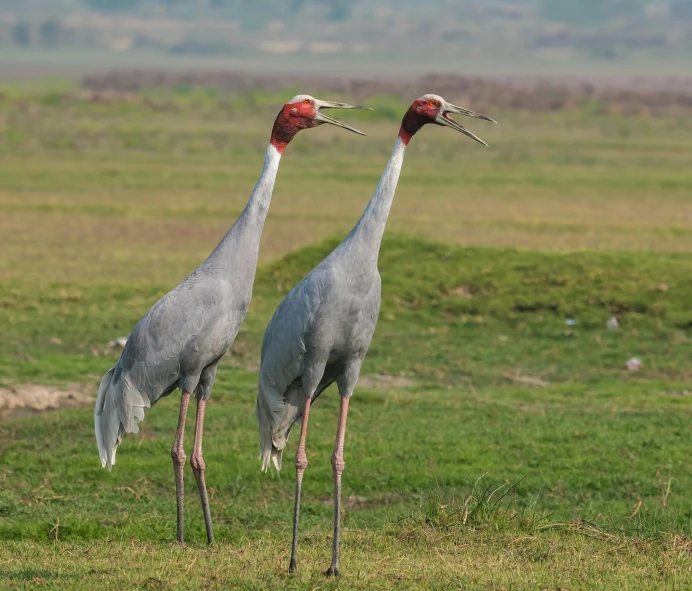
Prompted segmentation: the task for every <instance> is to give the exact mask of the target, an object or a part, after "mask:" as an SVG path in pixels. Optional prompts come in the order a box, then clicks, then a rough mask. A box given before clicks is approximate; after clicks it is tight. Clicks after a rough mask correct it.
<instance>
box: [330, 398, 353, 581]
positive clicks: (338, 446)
mask: <svg viewBox="0 0 692 591" xmlns="http://www.w3.org/2000/svg"><path fill="white" fill-rule="evenodd" d="M348 400H349V399H348V398H346V397H345V396H342V397H341V407H340V408H339V426H338V427H337V429H336V441H335V442H334V453H333V454H332V471H333V473H334V545H333V547H332V564H331V566H330V567H329V570H328V571H327V572H326V573H325V574H326V575H327V576H339V574H340V573H339V537H340V535H341V474H342V473H343V471H344V465H345V464H344V437H345V436H346V416H347V415H348Z"/></svg>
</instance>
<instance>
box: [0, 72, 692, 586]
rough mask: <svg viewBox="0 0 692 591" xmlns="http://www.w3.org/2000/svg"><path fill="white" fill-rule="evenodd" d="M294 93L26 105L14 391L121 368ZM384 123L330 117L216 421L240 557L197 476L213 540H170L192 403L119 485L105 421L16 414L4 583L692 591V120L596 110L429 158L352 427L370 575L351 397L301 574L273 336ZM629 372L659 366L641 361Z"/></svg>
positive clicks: (10, 358) (386, 280)
mask: <svg viewBox="0 0 692 591" xmlns="http://www.w3.org/2000/svg"><path fill="white" fill-rule="evenodd" d="M296 93H297V90H296V91H294V90H286V91H285V92H282V93H280V94H277V95H269V94H266V93H260V92H254V93H247V94H244V95H237V96H233V95H223V94H217V93H213V92H211V91H208V92H206V91H204V92H203V91H192V90H188V89H173V90H170V91H167V92H164V91H156V92H153V91H152V92H145V93H142V94H139V95H131V96H101V97H97V98H95V97H93V96H87V95H84V94H82V93H80V92H79V91H78V90H77V89H75V88H73V87H71V86H69V85H67V84H64V83H62V82H60V81H57V82H53V83H50V84H44V85H42V86H36V87H29V86H24V87H22V88H12V87H8V88H6V89H4V90H3V91H2V95H1V97H0V125H2V134H0V154H1V155H2V158H1V159H0V181H1V182H0V232H2V236H3V238H4V240H3V247H2V248H1V249H0V327H2V336H3V338H2V339H0V385H5V386H9V385H12V384H22V383H27V382H34V383H40V384H55V385H58V386H63V387H64V386H65V385H66V384H68V383H82V384H88V385H90V386H91V387H92V388H93V389H94V391H95V389H96V385H97V383H98V380H99V379H100V376H101V375H102V374H103V373H104V372H105V371H106V369H108V368H109V367H110V365H111V364H112V363H113V362H114V361H115V360H116V359H117V356H118V351H117V350H116V349H114V348H111V347H109V346H108V344H107V343H108V342H109V341H110V340H112V339H114V338H117V337H120V336H125V335H127V334H128V332H129V330H130V329H131V327H132V326H133V325H134V323H135V322H136V321H137V320H138V319H139V317H140V316H141V315H142V314H143V313H144V312H145V311H146V310H147V309H148V307H149V306H150V305H151V304H152V303H153V302H154V301H156V299H157V298H158V297H160V296H161V295H163V294H164V293H165V292H166V291H167V290H168V289H170V288H171V287H172V286H174V285H175V284H176V283H177V282H178V281H179V280H180V279H182V278H183V277H184V276H185V275H186V274H187V273H188V272H190V271H191V270H192V269H193V268H194V267H195V266H196V265H197V264H198V263H199V262H200V261H201V260H202V259H203V258H204V257H205V256H206V255H207V254H208V253H209V252H210V251H211V249H212V248H213V247H214V246H215V244H216V243H217V242H218V240H219V239H220V238H221V236H222V235H223V234H224V232H225V231H226V230H227V228H228V226H229V225H230V223H232V221H233V220H234V219H235V217H236V216H237V215H238V213H239V212H240V210H241V209H242V207H243V205H244V203H245V201H246V200H247V197H248V195H249V193H250V191H251V189H252V186H253V184H254V182H255V180H256V177H257V175H258V174H259V170H260V168H261V163H262V159H263V153H264V149H265V145H266V142H267V140H268V134H269V128H270V125H271V121H273V117H274V115H275V112H276V110H277V108H278V105H279V104H280V103H282V102H283V101H284V100H286V99H287V98H290V97H291V96H292V95H293V94H296ZM329 98H338V97H329ZM412 98H413V97H412ZM371 106H374V107H376V108H377V110H376V111H374V112H373V113H365V114H359V116H353V117H351V118H347V120H348V121H349V123H351V124H353V125H355V126H357V127H359V128H361V129H362V130H363V131H365V132H366V133H368V135H369V137H367V138H360V137H356V136H355V135H351V134H347V133H345V132H341V131H340V130H336V129H334V130H332V129H325V128H320V129H318V130H315V131H311V132H308V133H303V134H301V135H299V136H298V138H297V139H296V140H295V141H294V143H293V144H291V146H290V147H289V148H288V150H287V151H286V155H285V157H284V160H283V162H282V167H281V171H280V173H279V178H278V181H277V185H276V190H275V193H274V198H273V202H272V208H271V210H270V213H269V217H268V221H267V224H266V227H265V231H264V235H263V242H262V251H261V259H262V261H263V266H262V267H261V269H260V270H259V272H258V275H257V281H256V286H255V297H254V299H253V303H252V307H251V311H250V313H249V315H248V318H247V321H246V323H245V324H244V326H243V329H242V331H241V333H240V335H239V337H238V340H237V341H236V344H235V345H234V347H233V349H232V351H231V353H230V354H229V355H228V356H227V358H226V359H225V360H224V362H223V363H222V366H221V368H220V371H219V377H218V382H217V385H216V387H215V390H214V394H213V396H212V402H211V404H210V406H209V411H208V436H207V438H206V440H205V459H206V462H207V467H208V483H209V486H210V487H211V489H212V496H213V503H212V505H213V509H212V511H213V517H214V519H215V527H216V534H217V539H218V540H219V543H218V544H217V546H216V547H215V548H214V549H211V550H208V549H206V548H204V547H203V544H202V542H203V539H204V535H203V526H202V518H201V512H200V511H199V507H198V505H199V503H198V501H197V499H196V498H195V495H194V488H193V487H192V486H189V485H190V484H191V480H192V479H191V475H188V495H187V501H186V502H187V506H188V511H187V513H188V515H187V534H188V535H187V537H188V540H189V542H190V545H189V547H187V548H184V549H178V548H174V547H173V543H172V542H173V540H174V532H175V525H174V514H175V508H174V507H175V499H174V488H173V478H172V470H171V466H170V457H169V450H170V446H171V442H172V438H173V435H174V425H175V416H176V412H177V411H176V406H177V396H176V395H174V396H171V398H170V399H169V400H165V401H163V402H161V403H160V404H159V405H157V406H156V408H155V409H154V410H153V411H152V412H151V414H150V415H148V416H147V419H146V420H145V422H144V423H143V424H142V427H143V429H142V431H141V432H140V434H139V435H138V436H136V437H132V436H131V437H129V438H127V439H126V440H125V442H124V443H123V445H122V447H121V449H120V451H119V455H118V464H117V466H116V467H115V468H114V470H113V472H112V473H110V474H109V473H107V472H105V471H103V470H102V469H101V468H100V466H99V463H98V456H97V453H96V450H95V443H94V441H93V423H92V419H91V412H92V411H91V409H88V408H87V409H83V410H82V409H77V410H74V409H73V410H63V411H59V412H56V413H52V414H49V415H42V416H38V417H34V418H29V419H16V418H5V419H4V420H3V421H2V422H1V423H0V540H2V542H0V543H1V544H2V547H3V552H2V556H1V557H0V585H3V584H5V583H6V585H7V586H10V587H12V586H14V587H18V588H33V587H34V586H36V587H39V586H41V587H42V588H55V589H66V588H74V589H82V588H100V587H103V586H105V585H106V584H111V585H114V586H115V587H119V588H198V587H202V586H205V587H209V588H223V587H226V588H227V587H229V586H230V587H232V588H245V589H260V588H279V587H281V588H296V589H298V588H300V589H303V588H306V589H312V588H315V587H320V588H337V586H338V588H341V589H350V588H354V589H355V588H363V583H362V581H367V586H368V587H370V588H381V589H389V588H449V587H450V586H465V588H468V589H509V588H512V589H536V588H539V587H543V588H548V589H555V588H569V589H581V588H583V589H591V588H604V589H610V588H617V589H621V588H632V589H640V588H647V589H657V588H660V589H671V588H679V589H684V588H688V587H689V585H690V580H691V579H692V561H691V560H690V554H689V549H690V547H692V541H690V538H689V537H688V536H692V510H691V508H692V493H690V492H689V491H690V490H691V486H690V485H691V484H692V482H690V478H691V476H690V467H691V466H690V460H689V444H688V442H687V438H686V437H685V434H686V432H687V428H686V425H688V424H689V421H690V418H692V406H690V405H691V404H692V402H690V401H691V400H692V398H690V396H689V393H690V390H691V388H690V385H689V383H690V377H691V376H690V366H689V359H690V353H691V352H692V348H691V347H690V340H689V339H690V330H691V329H692V260H691V259H690V255H689V251H690V249H691V248H692V204H690V200H689V196H690V195H692V169H691V168H690V166H689V154H690V153H692V152H691V149H692V140H690V130H691V125H692V124H690V122H689V120H688V119H685V118H683V117H680V118H633V117H624V116H622V117H620V116H613V115H610V116H605V115H603V114H602V113H601V112H600V110H599V108H598V105H584V106H583V108H581V109H579V110H575V111H571V112H561V113H552V114H543V115H531V116H529V115H527V114H523V113H520V112H500V113H495V112H491V113H487V114H488V115H491V116H493V117H495V118H497V119H498V120H499V121H500V125H498V126H490V125H484V124H480V123H470V124H469V127H470V128H471V129H473V131H474V132H476V133H478V134H479V135H480V136H481V137H483V138H484V139H485V140H487V141H488V143H489V144H490V145H491V148H490V149H485V148H483V147H482V146H479V145H477V144H474V143H472V142H470V141H468V140H467V139H466V138H463V137H461V136H460V135H459V134H454V133H453V132H451V131H449V130H442V129H429V128H426V129H424V130H423V131H422V132H421V133H420V134H419V136H418V137H416V138H415V140H414V141H413V142H412V144H411V148H410V149H409V153H408V155H407V161H406V164H405V168H404V172H403V174H402V178H401V181H400V188H399V191H398V193H397V198H396V201H395V204H394V208H393V211H392V217H391V221H390V225H389V228H390V230H391V231H390V232H389V233H388V235H387V237H386V238H385V241H384V244H383V250H382V254H381V257H380V268H381V274H382V281H383V307H382V312H381V317H380V323H379V326H378V329H377V332H376V335H375V338H374V340H373V344H372V347H371V350H370V353H369V355H368V358H367V360H366V363H365V364H364V367H363V375H364V377H365V379H364V380H363V382H362V387H360V388H359V389H358V391H357V392H356V394H355V397H354V400H353V404H352V413H351V418H350V419H349V431H348V435H347V445H346V452H345V453H346V464H347V468H346V472H345V475H344V487H345V492H344V494H345V496H346V497H348V498H349V501H348V502H347V503H346V515H345V525H346V528H347V533H346V534H345V535H344V547H343V557H342V571H343V572H344V573H345V574H344V577H342V579H341V580H340V582H338V583H335V582H326V581H325V579H324V578H323V577H322V576H321V572H322V571H323V570H324V568H326V566H327V562H328V553H329V547H330V546H329V536H330V528H331V505H330V492H331V466H330V463H329V455H330V454H331V448H332V443H333V435H334V428H335V425H336V396H334V393H332V392H329V393H327V394H326V395H325V396H324V397H322V398H320V401H319V404H317V405H316V408H315V411H314V412H315V418H314V419H313V420H311V432H310V434H309V441H308V456H309V458H310V467H309V468H308V471H307V473H306V480H305V483H306V484H305V496H304V499H305V509H304V515H305V517H304V520H303V523H302V532H303V541H302V542H301V544H302V545H301V556H300V560H301V561H302V562H301V564H300V566H301V572H300V573H299V575H298V576H297V577H288V576H287V575H286V574H284V573H285V570H286V568H287V561H288V551H289V544H290V519H291V508H290V507H291V502H292V491H293V485H292V479H293V469H292V467H291V466H290V464H291V462H286V468H285V470H284V472H283V473H281V474H276V473H273V474H271V475H269V476H266V475H262V474H261V473H260V472H259V463H258V462H257V461H256V453H257V445H258V443H257V437H256V433H255V431H256V427H255V419H254V414H253V408H254V406H253V401H254V394H255V390H254V389H255V380H256V374H255V373H254V372H256V369H257V364H258V358H259V356H258V353H259V344H260V340H261V336H262V332H263V330H264V327H265V326H266V323H267V321H268V319H269V316H270V315H271V314H272V312H273V310H274V309H275V307H276V305H277V304H278V303H279V301H280V300H281V298H282V297H283V296H284V295H285V293H287V292H288V290H289V289H290V288H291V287H292V286H293V285H294V284H295V283H296V282H297V281H298V280H299V279H300V278H301V277H302V276H304V274H305V273H307V272H308V271H309V269H310V268H311V267H312V266H314V264H316V263H317V262H319V260H321V258H322V257H323V256H324V255H325V254H326V253H327V252H329V250H330V249H331V248H332V247H333V246H334V245H335V244H336V243H338V241H339V240H340V239H341V237H343V235H344V234H345V233H346V231H347V230H348V229H349V228H350V227H351V226H352V225H353V224H354V222H355V221H356V219H357V218H358V216H359V215H360V213H361V211H362V209H363V207H364V205H365V203H366V202H367V199H368V198H369V197H370V195H371V194H372V191H373V189H374V187H375V185H376V183H377V180H378V178H379V175H380V173H381V171H382V169H383V167H384V164H385V162H386V160H387V158H388V155H389V152H390V150H391V146H392V143H393V140H394V137H395V134H396V131H397V128H398V119H399V118H400V116H401V113H402V112H403V110H404V108H405V105H401V104H398V103H397V102H396V101H393V100H391V99H389V98H387V97H379V98H376V99H375V100H374V101H372V105H371ZM469 106H470V107H471V108H473V105H469ZM325 239H326V240H325ZM612 316H616V317H617V318H618V319H619V321H620V328H619V329H618V330H616V331H609V330H607V329H606V327H605V323H606V321H607V320H608V319H609V318H610V317H612ZM570 318H572V319H575V320H576V324H575V325H574V326H568V325H566V323H565V321H566V320H567V319H570ZM631 356H637V357H639V358H640V359H642V362H643V369H642V370H641V371H639V372H636V373H629V372H627V371H626V369H625V362H626V360H627V359H628V358H629V357H631ZM292 443H293V445H295V441H293V442H292ZM292 449H293V448H291V449H289V451H288V457H291V455H292V453H293V451H292ZM474 483H476V484H475V485H474ZM497 487H502V488H500V489H499V491H498V492H497V493H496V494H495V495H491V493H492V491H493V490H495V489H496V488H497ZM502 495H505V496H503V497H502ZM500 497H502V498H501V500H500V501H499V502H498V503H497V504H496V503H495V500H496V499H499V498H500ZM467 510H468V511H467ZM3 578H4V581H3Z"/></svg>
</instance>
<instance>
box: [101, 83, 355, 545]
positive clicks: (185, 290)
mask: <svg viewBox="0 0 692 591" xmlns="http://www.w3.org/2000/svg"><path fill="white" fill-rule="evenodd" d="M326 108H339V109H363V108H366V107H360V106H358V105H349V104H346V103H338V102H332V101H324V100H318V99H316V98H313V97H311V96H309V95H298V96H296V97H294V98H292V99H291V100H290V101H289V102H288V103H286V104H285V105H284V106H283V108H282V109H281V111H280V113H279V114H278V116H277V117H276V120H275V121H274V127H273V129H272V133H271V140H270V143H269V146H268V148H267V152H266V156H265V159H264V167H263V168H262V173H261V174H260V178H259V180H258V181H257V184H256V185H255V188H254V189H253V191H252V195H251V196H250V200H249V201H248V203H247V205H246V206H245V209H244V210H243V212H242V214H241V215H240V217H239V218H238V219H237V221H236V222H235V223H234V224H233V226H232V227H231V229H230V230H229V231H228V233H227V234H226V235H225V236H224V238H223V240H221V242H220V243H219V245H218V246H217V247H216V248H215V249H214V251H213V252H212V253H211V254H210V255H209V257H208V258H207V259H206V260H205V261H204V262H203V263H202V264H201V265H200V266H199V267H198V268H197V269H195V270H194V271H193V272H192V273H191V274H190V275H189V276H188V277H187V278H186V279H184V280H183V281H182V283H180V285H178V286H177V287H176V288H174V289H173V290H172V291H170V292H169V293H167V294H166V295H165V296H163V297H162V298H161V299H160V300H159V301H158V302H157V303H156V304H154V306H153V307H152V308H151V309H150V310H149V311H148V312H147V313H146V314H145V315H144V317H143V318H142V319H141V320H140V321H139V322H138V323H137V325H136V326H135V328H134V330H133V331H132V334H131V335H130V336H129V338H128V339H127V343H126V344H125V347H124V349H123V352H122V355H121V357H120V360H119V361H118V362H117V363H116V364H115V366H114V367H112V368H111V369H110V370H109V371H108V373H106V375H105V376H104V377H103V379H102V380H101V385H100V387H99V391H98V396H97V399H96V410H95V412H94V423H95V428H96V441H97V443H98V449H99V454H100V456H101V464H102V465H103V466H104V467H108V469H109V470H110V469H111V468H112V466H113V464H115V452H116V449H117V447H118V445H119V444H120V442H121V440H122V437H123V435H124V434H125V433H136V432H137V431H138V426H137V423H139V422H140V421H141V420H142V419H143V418H144V413H145V412H147V411H148V410H149V409H150V408H151V407H152V406H153V405H154V404H155V403H156V402H157V401H158V400H159V399H160V398H162V397H164V396H168V395H169V394H171V392H173V391H174V390H175V389H176V388H180V390H181V392H182V395H181V400H180V415H179V418H178V428H177V431H176V434H175V442H174V443H173V449H172V451H171V456H172V458H173V467H174V471H175V489H176V499H177V517H178V528H177V540H178V542H179V543H181V544H182V543H183V527H184V524H183V520H184V518H183V467H184V465H185V459H186V456H185V452H184V450H183V439H184V433H185V419H186V416H187V407H188V403H189V401H190V395H191V394H193V393H194V395H195V398H196V399H197V421H196V426H195V438H194V446H193V451H192V456H191V458H190V465H191V466H192V471H193V473H194V475H195V479H196V480H197V486H198V489H199V494H200V498H201V502H202V510H203V512H204V522H205V526H206V530H207V541H208V542H209V543H210V544H211V543H212V542H213V541H214V533H213V529H212V523H211V514H210V510H209V499H208V496H207V488H206V484H205V480H204V468H205V466H204V459H203V458H202V433H203V430H204V408H205V405H206V402H207V400H208V399H209V396H210V394H211V390H212V386H213V385H214V378H215V376H216V368H217V366H218V364H219V361H220V360H221V358H222V357H223V356H224V355H225V353H226V352H227V351H228V349H229V347H230V346H231V345H232V344H233V341H234V340H235V338H236V335H237V334H238V330H239V328H240V325H241V323H242V322H243V319H244V318H245V314H246V312H247V309H248V306H249V305H250V299H251V297H252V284H253V281H254V278H255V270H256V267H257V256H258V251H259V244H260V236H261V234H262V227H263V226H264V221H265V219H266V217H267V212H268V210H269V204H270V201H271V197H272V191H273V189H274V181H275V180H276V175H277V171H278V169H279V162H280V160H281V155H282V153H283V151H284V149H285V148H286V146H287V145H288V143H289V142H290V141H291V140H292V139H293V137H294V136H295V135H296V133H298V132H299V131H301V130H303V129H311V128H313V127H317V126H318V125H321V124H323V123H329V124H331V125H336V126H338V127H341V128H343V129H347V130H349V131H353V132H355V133H358V134H360V135H364V134H362V133H361V132H360V131H358V130H357V129H354V128H353V127H350V126H348V125H346V124H344V123H342V122H340V121H337V120H335V119H332V118H330V117H328V116H326V115H325V114H324V113H322V112H321V110H322V109H326Z"/></svg>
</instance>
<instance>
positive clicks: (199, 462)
mask: <svg viewBox="0 0 692 591" xmlns="http://www.w3.org/2000/svg"><path fill="white" fill-rule="evenodd" d="M206 404H207V403H206V401H204V400H198V401H197V423H196V425H195V443H194V447H193V449H192V457H191V458H190V466H192V472H193V473H194V475H195V480H197V488H198V489H199V497H200V499H201V500H202V511H203V512H204V525H205V526H206V528H207V542H208V543H209V544H213V543H214V530H213V529H212V526H211V512H210V510H209V497H208V496H207V485H206V483H205V482H204V458H203V457H202V435H203V433H204V407H205V406H206Z"/></svg>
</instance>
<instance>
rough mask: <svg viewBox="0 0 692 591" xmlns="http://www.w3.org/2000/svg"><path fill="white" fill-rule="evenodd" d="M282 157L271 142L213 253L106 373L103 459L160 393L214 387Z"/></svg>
mask: <svg viewBox="0 0 692 591" xmlns="http://www.w3.org/2000/svg"><path fill="white" fill-rule="evenodd" d="M279 160H280V154H279V153H278V152H277V151H276V149H275V148H274V147H273V146H270V147H269V149H268V150H267V157H266V159H265V164H264V169H263V171H262V175H261V177H260V180H259V182H258V183H257V185H256V186H255V189H254V190H253V194H252V197H251V198H250V201H249V202H248V204H247V206H246V208H245V210H244V211H243V213H242V214H241V216H240V217H239V218H238V220H237V221H236V223H235V224H234V225H233V227H232V228H231V229H230V230H229V231H228V233H227V234H226V236H225V237H224V239H223V240H222V241H221V243H220V244H219V245H218V246H217V248H216V249H215V250H214V252H213V253H212V254H211V255H210V256H209V257H208V258H207V260H206V261H204V263H202V264H201V265H200V266H199V267H198V268H197V269H196V270H195V271H194V272H193V273H191V274H190V275H189V276H188V277H187V278H186V279H184V280H183V281H182V282H181V283H180V284H179V285H178V286H177V287H176V288H174V289H173V290H172V291H170V292H169V293H167V294H166V295H165V296H163V297H162V298H161V299H160V300H159V301H158V302H157V303H156V304H154V306H153V307H152V308H151V309H150V310H149V311H148V312H147V313H146V314H145V315H144V317H143V318H142V319H141V320H140V321H139V322H138V323H137V325H136V326H135V328H134V330H133V331H132V334H131V335H130V336H129V338H128V340H127V344H126V345H125V348H124V349H123V352H122V355H121V357H120V360H119V361H118V362H117V363H116V364H115V366H114V367H113V368H111V369H110V370H109V371H108V373H106V375H105V376H104V377H103V380H102V381H101V386H100V388H99V392H98V396H97V401H96V410H95V416H94V419H95V427H96V439H97V443H98V447H99V453H100V455H101V462H102V464H103V465H104V466H106V465H107V466H108V468H109V469H110V468H111V467H112V465H113V464H114V463H115V452H116V449H117V446H118V445H119V444H120V442H121V440H122V436H123V435H124V433H136V432H137V430H138V427H137V423H139V422H140V421H141V420H142V419H143V418H144V413H145V412H146V411H147V410H148V409H149V408H151V406H153V405H154V404H155V403H156V402H157V401H158V400H159V399H160V398H161V397H163V396H167V395H168V394H170V393H171V392H173V391H174V390H175V389H176V388H180V389H181V390H182V391H184V392H194V394H195V396H196V397H197V398H198V399H202V400H206V399H207V398H208V397H209V395H210V394H211V388H212V386H213V383H214V378H215V375H216V368H217V366H218V363H219V361H220V360H221V358H222V357H223V356H224V354H225V353H226V352H227V351H228V349H229V347H230V346H231V345H232V344H233V341H234V340H235V338H236V336H237V334H238V330H239V329H240V325H241V324H242V322H243V320H244V319H245V315H246V313H247V309H248V307H249V305H250V300H251V297H252V284H253V282H254V277H255V270H256V267H257V257H258V252H259V241H260V236H261V233H262V227H263V225H264V221H265V219H266V214H267V210H268V208H269V203H270V200H271V194H272V190H273V187H274V181H275V179H276V174H277V170H278V165H279ZM180 238H181V240H184V239H185V237H184V236H181V237H180Z"/></svg>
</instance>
